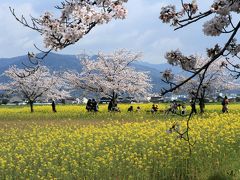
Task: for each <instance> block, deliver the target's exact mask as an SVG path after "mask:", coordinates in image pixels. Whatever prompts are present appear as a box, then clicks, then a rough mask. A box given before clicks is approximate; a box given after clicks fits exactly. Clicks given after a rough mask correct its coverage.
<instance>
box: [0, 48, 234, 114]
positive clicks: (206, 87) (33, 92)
mask: <svg viewBox="0 0 240 180" xmlns="http://www.w3.org/2000/svg"><path fill="white" fill-rule="evenodd" d="M140 58H141V54H140V53H132V52H130V51H127V50H118V51H115V52H113V53H111V54H104V53H99V54H98V58H97V60H92V59H90V58H89V56H87V55H85V56H84V57H80V58H79V60H80V61H81V63H82V65H83V69H82V71H81V72H74V71H70V70H69V71H67V72H64V73H63V74H60V73H59V72H50V70H49V69H48V68H47V67H46V66H41V65H39V66H38V68H37V69H36V70H35V71H32V72H31V74H29V71H28V70H27V69H19V68H17V67H16V66H13V67H10V68H9V69H8V70H7V71H5V73H4V74H5V75H6V76H7V77H9V78H10V79H11V81H10V82H9V83H6V84H2V85H1V89H2V90H5V91H6V92H7V93H9V94H15V95H18V96H20V97H22V98H24V99H27V101H28V103H29V105H30V108H31V112H33V111H34V109H33V103H34V102H35V101H37V100H39V99H44V98H45V99H53V100H56V99H64V98H67V97H70V93H71V91H75V90H84V91H86V92H88V93H91V94H94V93H95V94H98V95H100V96H105V97H109V98H111V99H112V100H113V101H114V103H116V101H117V99H118V97H119V96H126V95H128V96H129V95H130V96H135V97H136V96H141V97H142V96H145V97H147V96H152V94H151V89H152V84H151V79H150V76H149V74H148V72H138V71H136V70H135V69H134V68H133V67H132V66H131V64H132V63H133V62H135V61H137V60H138V59H140ZM204 61H205V59H204V58H203V57H200V56H198V58H197V59H196V64H195V66H194V68H192V70H191V71H189V70H187V72H188V73H194V72H195V71H196V70H197V69H198V68H200V67H201V65H202V64H203V63H204ZM171 73H172V72H171V71H170V70H168V71H165V72H163V74H162V76H163V77H165V79H167V81H170V80H171V81H173V80H174V81H175V82H176V83H178V82H181V81H182V80H184V79H185V78H186V77H185V76H183V75H177V76H174V75H173V74H171ZM201 76H202V74H201V73H199V74H198V76H196V77H195V78H193V79H192V80H190V81H189V82H187V83H185V84H184V85H183V86H182V87H181V88H179V89H178V91H175V92H176V93H180V94H186V93H188V94H189V96H190V97H194V96H195V95H196V90H197V89H196V87H197V84H198V83H199V81H200V79H201ZM163 81H164V80H163ZM236 88H238V84H236V83H233V78H232V76H230V75H229V74H228V73H227V72H226V70H225V69H224V68H222V67H221V64H219V63H213V64H212V65H211V66H210V67H209V71H208V72H207V73H206V74H205V78H204V82H203V83H202V86H201V88H200V90H199V94H198V97H197V98H198V99H199V101H200V102H203V103H204V99H205V97H209V96H213V95H215V93H216V91H219V90H220V91H224V90H228V89H236Z"/></svg>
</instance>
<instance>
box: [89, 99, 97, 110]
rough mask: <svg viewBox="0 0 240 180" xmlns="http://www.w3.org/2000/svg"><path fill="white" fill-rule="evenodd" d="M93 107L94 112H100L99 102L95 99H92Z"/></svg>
mask: <svg viewBox="0 0 240 180" xmlns="http://www.w3.org/2000/svg"><path fill="white" fill-rule="evenodd" d="M91 109H92V110H93V111H94V112H98V103H97V101H96V100H95V99H92V107H91Z"/></svg>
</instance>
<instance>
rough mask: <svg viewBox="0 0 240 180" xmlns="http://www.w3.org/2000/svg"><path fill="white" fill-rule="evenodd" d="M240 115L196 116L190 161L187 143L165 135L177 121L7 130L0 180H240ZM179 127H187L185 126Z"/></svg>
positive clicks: (4, 131)
mask: <svg viewBox="0 0 240 180" xmlns="http://www.w3.org/2000/svg"><path fill="white" fill-rule="evenodd" d="M239 115H240V114H239V113H236V114H227V115H218V114H217V113H209V114H206V115H205V116H206V117H201V118H200V117H197V116H195V117H194V119H193V120H192V121H191V124H192V130H191V134H190V135H191V137H192V138H193V140H195V141H196V144H195V145H194V148H193V154H192V156H191V158H189V154H188V146H187V143H186V142H185V141H184V140H182V139H179V138H178V137H177V135H176V134H175V133H171V134H169V133H166V130H167V129H168V128H169V127H171V125H172V123H173V122H175V121H177V118H178V117H176V118H175V119H172V120H170V119H169V120H166V121H161V120H159V121H156V120H149V121H147V120H146V121H143V122H128V123H123V122H120V121H112V122H108V123H95V124H94V125H93V124H92V125H91V124H88V125H83V124H81V123H80V122H77V121H75V122H72V121H65V122H64V123H59V122H57V121H56V122H51V123H47V122H46V123H40V122H36V123H29V124H27V123H26V124H27V125H26V124H25V125H21V126H19V125H18V124H17V123H16V124H12V125H11V126H9V125H5V126H4V125H2V126H1V128H0V136H1V139H0V146H1V149H0V179H9V178H10V179H11V178H14V179H27V178H30V179H53V178H60V179H78V178H80V179H109V178H110V179H111V178H113V179H132V178H135V179H136V178H140V179H184V178H187V177H189V178H194V179H207V178H208V177H209V176H211V175H213V174H214V173H215V172H216V173H217V172H222V173H224V174H226V175H228V174H229V173H232V172H233V173H232V176H234V177H240V174H239V167H240V164H239V163H240V162H239V161H238V157H239V155H240V152H239V146H240V141H239V137H240V129H239V124H240V119H239ZM178 124H179V127H180V129H181V128H182V129H183V128H184V127H185V124H184V121H178ZM230 162H231V163H230Z"/></svg>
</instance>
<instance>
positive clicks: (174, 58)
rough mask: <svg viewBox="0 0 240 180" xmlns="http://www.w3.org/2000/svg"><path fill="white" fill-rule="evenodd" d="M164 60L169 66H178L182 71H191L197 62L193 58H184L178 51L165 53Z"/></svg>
mask: <svg viewBox="0 0 240 180" xmlns="http://www.w3.org/2000/svg"><path fill="white" fill-rule="evenodd" d="M165 58H166V59H167V61H168V63H169V64H171V65H174V66H177V65H180V66H181V67H182V69H184V70H193V69H194V68H195V65H196V62H197V60H196V57H195V56H193V55H191V56H184V55H183V54H182V53H181V51H180V50H178V49H177V50H175V51H173V50H172V51H170V52H167V53H166V54H165Z"/></svg>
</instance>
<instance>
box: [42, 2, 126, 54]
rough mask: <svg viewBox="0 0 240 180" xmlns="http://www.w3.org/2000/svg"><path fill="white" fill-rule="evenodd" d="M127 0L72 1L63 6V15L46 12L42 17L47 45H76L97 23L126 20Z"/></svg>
mask: <svg viewBox="0 0 240 180" xmlns="http://www.w3.org/2000/svg"><path fill="white" fill-rule="evenodd" d="M126 2H127V0H116V1H112V0H84V1H83V0H71V1H67V2H66V3H64V4H63V5H62V7H61V8H59V9H61V16H60V17H59V18H55V17H54V16H53V15H52V14H51V13H49V12H45V13H44V15H42V16H41V17H40V18H39V19H38V21H37V22H38V23H39V25H40V26H41V33H42V35H43V37H44V44H45V46H46V47H48V48H51V49H54V50H59V49H63V48H65V47H66V46H68V45H70V44H74V43H75V42H77V41H78V40H79V39H81V38H82V37H83V36H84V35H86V34H87V33H88V32H89V31H90V30H91V29H92V28H93V27H94V26H95V25H98V24H104V23H108V22H109V21H111V20H112V19H124V18H125V17H126V15H127V10H126V9H125V8H124V6H123V4H124V3H126Z"/></svg>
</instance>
